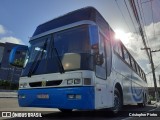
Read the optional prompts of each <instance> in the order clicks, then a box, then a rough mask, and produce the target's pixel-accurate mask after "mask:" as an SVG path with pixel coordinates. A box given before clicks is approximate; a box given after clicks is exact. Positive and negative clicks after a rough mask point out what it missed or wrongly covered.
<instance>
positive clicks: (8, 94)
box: [0, 92, 17, 98]
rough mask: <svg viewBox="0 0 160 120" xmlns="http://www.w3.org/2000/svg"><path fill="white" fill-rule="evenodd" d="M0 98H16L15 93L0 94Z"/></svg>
mask: <svg viewBox="0 0 160 120" xmlns="http://www.w3.org/2000/svg"><path fill="white" fill-rule="evenodd" d="M0 98H17V92H0Z"/></svg>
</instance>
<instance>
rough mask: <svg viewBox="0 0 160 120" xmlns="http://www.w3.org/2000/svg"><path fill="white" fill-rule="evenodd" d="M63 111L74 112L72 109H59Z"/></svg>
mask: <svg viewBox="0 0 160 120" xmlns="http://www.w3.org/2000/svg"><path fill="white" fill-rule="evenodd" d="M59 110H60V111H61V112H63V113H70V112H72V109H59Z"/></svg>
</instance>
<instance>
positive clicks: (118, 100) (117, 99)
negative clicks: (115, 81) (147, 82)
mask: <svg viewBox="0 0 160 120" xmlns="http://www.w3.org/2000/svg"><path fill="white" fill-rule="evenodd" d="M122 105H123V101H122V96H121V94H120V92H119V90H118V89H117V88H115V90H114V107H113V108H112V112H113V113H114V114H116V113H118V112H119V111H120V110H121V109H122Z"/></svg>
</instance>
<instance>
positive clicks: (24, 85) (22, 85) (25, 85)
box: [19, 83, 27, 88]
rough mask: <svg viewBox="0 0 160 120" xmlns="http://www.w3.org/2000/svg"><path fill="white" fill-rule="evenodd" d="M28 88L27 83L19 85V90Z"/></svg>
mask: <svg viewBox="0 0 160 120" xmlns="http://www.w3.org/2000/svg"><path fill="white" fill-rule="evenodd" d="M26 87H27V83H20V84H19V88H26Z"/></svg>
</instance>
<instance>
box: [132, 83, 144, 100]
mask: <svg viewBox="0 0 160 120" xmlns="http://www.w3.org/2000/svg"><path fill="white" fill-rule="evenodd" d="M131 91H132V96H133V98H134V100H135V101H136V102H141V101H142V89H138V90H137V88H136V87H133V86H131Z"/></svg>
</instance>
